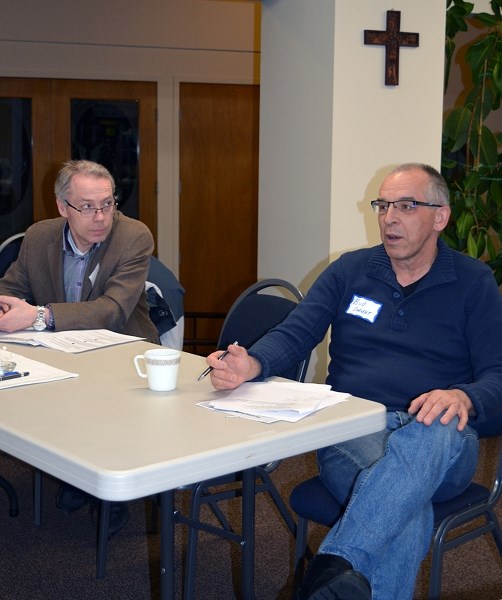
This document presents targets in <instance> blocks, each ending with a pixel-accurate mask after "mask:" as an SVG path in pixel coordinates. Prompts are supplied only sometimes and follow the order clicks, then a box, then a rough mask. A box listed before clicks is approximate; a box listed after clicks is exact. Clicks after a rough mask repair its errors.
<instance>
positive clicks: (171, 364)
mask: <svg viewBox="0 0 502 600" xmlns="http://www.w3.org/2000/svg"><path fill="white" fill-rule="evenodd" d="M180 358H181V352H180V351H179V350H173V349H171V348H155V349H152V350H147V351H146V352H145V353H144V354H138V355H137V356H135V357H134V366H135V367H136V371H137V372H138V375H139V376H140V377H143V378H144V379H147V380H148V387H149V388H150V389H151V390H153V391H154V392H169V391H171V390H175V389H176V382H177V379H178V368H179V366H180ZM143 364H144V366H145V368H146V372H145V371H144V370H143V369H142V365H143Z"/></svg>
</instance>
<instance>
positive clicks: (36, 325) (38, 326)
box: [33, 319, 47, 331]
mask: <svg viewBox="0 0 502 600" xmlns="http://www.w3.org/2000/svg"><path fill="white" fill-rule="evenodd" d="M46 327H47V325H46V324H45V321H44V320H40V321H39V320H38V319H37V320H36V321H35V322H34V323H33V329H34V330H35V331H43V330H44V329H45V328H46Z"/></svg>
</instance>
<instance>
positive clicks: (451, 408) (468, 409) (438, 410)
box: [408, 389, 474, 431]
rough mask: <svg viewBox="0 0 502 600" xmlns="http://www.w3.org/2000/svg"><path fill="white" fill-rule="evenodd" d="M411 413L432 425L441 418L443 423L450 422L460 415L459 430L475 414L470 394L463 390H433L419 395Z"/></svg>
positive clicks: (410, 408) (421, 421) (412, 405)
mask: <svg viewBox="0 0 502 600" xmlns="http://www.w3.org/2000/svg"><path fill="white" fill-rule="evenodd" d="M408 412H409V413H410V414H411V415H415V414H416V419H417V421H418V422H419V423H423V424H424V425H431V424H432V422H433V421H434V420H435V419H437V417H439V415H441V418H440V419H439V420H440V422H441V423H442V424H443V425H446V424H447V423H449V422H450V421H451V420H452V419H453V417H454V416H455V415H456V416H457V417H458V427H457V429H458V430H459V431H462V430H463V429H464V427H465V426H466V425H467V421H468V420H469V416H472V415H473V414H474V407H473V405H472V402H471V400H470V398H469V396H468V395H467V394H466V393H465V392H463V391H462V390H457V389H452V390H432V391H431V392H427V393H425V394H421V395H420V396H417V397H416V398H415V399H414V400H413V401H412V403H411V404H410V407H409V409H408Z"/></svg>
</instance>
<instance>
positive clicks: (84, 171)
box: [54, 160, 115, 200]
mask: <svg viewBox="0 0 502 600" xmlns="http://www.w3.org/2000/svg"><path fill="white" fill-rule="evenodd" d="M75 175H86V176H88V177H95V178H96V179H108V181H109V182H110V183H111V184H112V194H115V180H114V179H113V177H112V175H111V173H110V171H108V169H107V168H106V167H103V165H100V164H98V163H95V162H92V161H90V160H68V161H67V162H65V163H63V167H62V169H61V170H60V171H59V173H58V176H57V177H56V183H55V184H54V192H55V194H56V198H59V199H60V200H66V197H67V196H68V191H69V189H70V185H71V181H72V179H73V178H74V177H75Z"/></svg>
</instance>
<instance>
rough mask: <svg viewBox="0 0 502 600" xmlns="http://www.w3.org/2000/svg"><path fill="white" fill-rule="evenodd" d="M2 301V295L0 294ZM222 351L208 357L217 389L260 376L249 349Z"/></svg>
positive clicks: (231, 345)
mask: <svg viewBox="0 0 502 600" xmlns="http://www.w3.org/2000/svg"><path fill="white" fill-rule="evenodd" d="M0 301H1V296H0ZM221 354H222V352H221V350H219V351H218V352H213V353H212V354H210V355H209V356H208V357H207V358H206V362H207V364H208V365H209V366H210V367H213V370H212V371H211V383H212V384H213V386H214V388H215V389H217V390H231V389H234V388H236V387H238V386H239V385H241V383H244V382H245V381H249V380H250V379H254V378H255V377H258V375H259V374H260V373H261V365H260V363H259V362H258V361H257V360H256V358H253V357H252V356H249V354H248V353H247V350H246V349H245V348H242V347H241V346H237V345H236V344H230V346H229V347H228V354H227V356H225V358H224V359H223V360H218V357H219V356H221Z"/></svg>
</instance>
